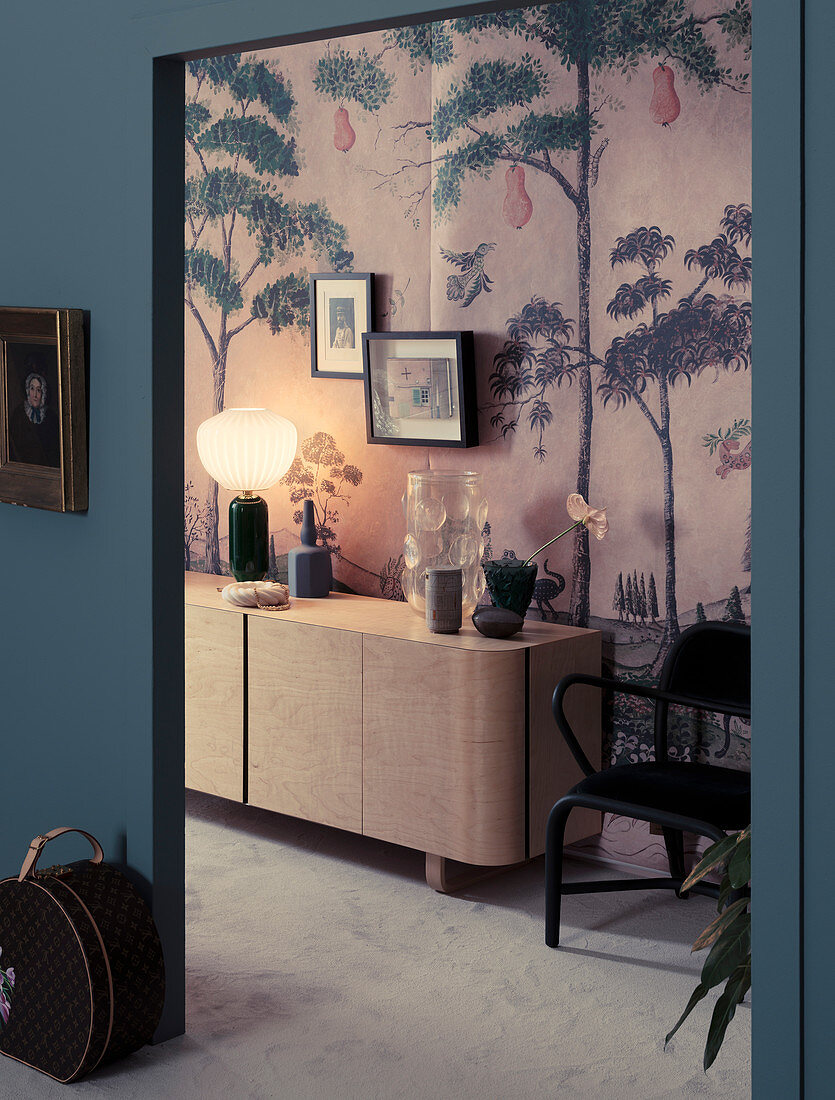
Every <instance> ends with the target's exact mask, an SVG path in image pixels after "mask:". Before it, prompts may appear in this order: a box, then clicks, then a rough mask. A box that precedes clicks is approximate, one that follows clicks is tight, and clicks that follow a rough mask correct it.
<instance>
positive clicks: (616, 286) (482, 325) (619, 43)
mask: <svg viewBox="0 0 835 1100" xmlns="http://www.w3.org/2000/svg"><path fill="white" fill-rule="evenodd" d="M750 31H751V10H750V3H749V0H713V2H707V0H564V2H562V3H555V4H549V5H542V6H536V7H525V8H519V9H517V10H513V11H503V12H494V13H490V14H484V15H477V16H470V17H467V18H459V19H450V20H445V21H443V22H436V23H426V24H421V25H418V26H412V27H401V28H397V29H394V30H389V31H380V32H374V33H365V34H361V35H355V36H346V37H343V38H339V39H332V40H330V41H324V42H314V43H302V44H297V45H292V46H285V47H281V48H278V49H272V50H264V51H259V52H257V53H253V54H246V55H243V56H241V55H226V56H222V57H216V58H210V59H206V60H202V61H198V62H192V63H190V64H189V71H188V78H187V105H186V156H187V184H186V212H185V233H186V266H185V326H186V357H187V362H186V371H187V374H186V378H187V384H186V408H185V417H186V432H185V450H186V478H187V483H186V485H185V486H184V505H185V524H184V545H185V566H186V568H187V569H195V570H205V571H209V572H215V573H221V572H225V571H227V569H228V566H227V558H228V535H227V531H226V510H227V506H228V498H229V494H227V493H224V492H223V491H221V494H220V499H219V494H218V489H217V486H216V484H215V483H214V482H212V481H211V480H210V479H209V478H208V475H207V474H206V473H205V472H204V471H203V468H202V466H201V465H200V462H199V460H198V457H197V451H196V445H195V441H194V440H195V432H196V429H197V426H198V424H199V423H200V422H201V421H202V420H203V419H205V418H206V417H208V416H211V415H213V414H214V413H216V412H218V411H220V410H221V409H223V408H226V407H230V406H235V405H265V406H267V407H269V408H273V409H275V410H276V411H278V412H281V413H282V414H283V415H285V416H288V417H289V418H290V419H291V420H293V421H294V423H295V424H296V426H297V428H298V431H299V439H300V446H299V451H298V454H297V457H296V460H295V462H294V463H293V466H292V467H291V469H290V471H289V472H288V474H287V475H286V477H285V478H284V480H283V482H282V483H281V484H280V485H278V486H276V487H275V488H274V489H272V490H270V491H269V492H268V493H267V494H266V495H267V499H268V503H269V507H270V524H271V549H270V572H271V575H273V576H275V577H280V576H281V575H282V571H283V570H284V569H286V555H287V552H288V550H289V549H290V548H291V547H292V546H293V545H295V544H296V543H297V540H298V528H299V524H300V522H301V502H302V501H303V500H305V499H312V500H313V502H314V506H315V511H316V517H317V523H318V526H319V532H320V537H321V538H322V539H323V541H324V542H325V544H326V545H327V546H328V547H329V548H330V550H331V552H332V554H333V564H334V574H335V577H336V578H337V580H338V582H339V583H340V584H341V585H342V586H344V588H345V589H346V590H349V591H353V592H359V593H363V594H367V595H374V596H379V597H381V598H385V599H402V598H403V597H402V591H401V588H400V580H399V578H400V574H401V572H402V569H403V557H402V542H403V536H404V534H405V526H404V520H403V513H402V510H401V495H402V493H403V490H404V488H405V484H406V472H407V471H408V470H410V469H415V468H421V467H424V466H426V465H431V466H432V467H448V468H455V469H461V470H464V469H474V470H477V471H479V472H481V473H482V474H483V475H484V478H485V487H486V495H487V498H488V501H489V518H488V522H487V524H486V525H485V529H484V532H483V537H484V542H485V554H486V556H493V557H500V556H501V555H502V553H503V552H504V551H505V550H509V551H514V552H516V553H517V554H518V555H519V557H521V558H524V557H526V556H527V554H529V553H530V552H531V551H532V550H533V549H534V548H535V547H536V546H538V545H541V544H542V543H543V542H545V541H546V540H547V539H548V538H549V537H551V536H552V535H553V534H554V533H555V532H556V531H557V530H559V529H561V527H562V526H564V523H563V521H564V519H565V511H564V508H565V499H566V497H567V496H568V494H569V493H571V492H575V491H576V492H580V493H582V494H583V496H584V497H585V498H586V499H587V500H589V501H590V502H591V503H592V504H593V505H594V506H596V507H602V506H605V507H606V508H607V510H608V515H609V520H610V524H611V529H610V533H609V535H608V536H607V538H606V540H605V541H604V542H602V543H600V544H595V545H594V546H591V547H590V546H589V544H588V537H587V532H586V531H585V529H583V530H581V531H580V532H578V533H577V534H576V536H575V537H574V540H573V543H572V542H570V541H569V540H568V539H565V540H563V541H562V542H560V543H557V544H556V545H555V546H554V547H553V548H552V549H551V551H550V554H549V557H548V560H547V561H545V560H540V562H539V565H540V579H539V581H538V582H537V590H536V592H535V593H534V600H533V603H532V605H531V611H530V614H531V615H532V616H534V617H538V618H544V619H549V620H552V621H554V620H558V621H563V622H571V623H574V624H575V625H579V626H591V627H594V628H599V629H601V630H602V631H603V634H604V661H605V664H606V666H607V671H609V672H612V673H614V674H616V675H618V676H622V677H627V678H630V679H635V680H639V681H640V680H651V679H652V678H653V677H655V676H656V675H657V673H658V671H659V669H660V666H661V663H662V662H663V659H664V655H665V654H666V652H667V650H668V649H669V647H670V645H671V644H672V642H673V641H674V640H675V639H676V638H677V637H678V635H679V633H680V631H681V630H682V629H683V628H684V627H686V626H687V625H689V624H690V623H693V622H696V621H701V620H703V619H734V620H746V619H747V618H748V614H749V608H750V473H749V471H750V465H751V430H752V429H751V422H750V368H751V304H750V287H751V276H752V271H751V255H750V250H751V232H752V231H751V207H750V172H751V153H750V134H751V123H750V104H751V97H750V88H749V74H750ZM317 271H319V272H325V271H333V272H350V271H373V272H374V273H375V276H376V294H377V300H376V317H377V324H376V327H377V329H378V330H393V331H400V330H402V331H423V330H430V329H434V330H450V329H452V330H454V329H472V330H473V331H474V333H475V348H476V367H477V384H478V403H479V415H480V435H481V439H482V441H483V442H482V445H481V446H480V447H478V448H477V449H472V450H467V451H454V450H442V449H437V448H426V449H425V448H407V447H400V446H397V447H394V446H392V447H381V446H371V447H370V446H368V445H367V444H366V442H365V422H364V405H363V393H362V383H361V382H360V381H357V380H353V379H321V378H319V379H312V378H311V377H310V350H309V349H310V339H309V315H308V283H307V277H308V274H309V273H310V272H317ZM607 718H608V720H607V741H606V744H605V746H604V756H605V758H607V759H611V760H616V759H620V758H623V759H631V760H640V759H644V758H646V757H647V755H648V753H649V752H650V744H651V731H650V730H649V729H648V728H647V726H646V714H645V713H644V711H643V709H642V703H641V701H640V700H630V701H628V702H623V701H618V702H617V704H616V707H615V710H614V712H613V713H612V714H610V715H608V716H607ZM681 722H682V736H681V742H680V744H679V745H678V746H677V747H676V750H675V751H677V752H679V753H680V754H681V755H682V756H683V757H685V758H688V759H704V760H708V759H709V760H717V761H721V762H722V763H724V764H726V765H728V766H731V767H735V766H736V767H746V766H747V765H748V759H749V743H750V742H749V737H748V730H747V728H746V727H745V726H744V725H743V724H742V723H739V722H736V720H732V721H731V722H730V723H727V724H722V723H721V722H719V721H718V720H717V721H716V722H715V723H712V722H711V721H710V719H703V720H702V721H701V722H700V723H699V724H697V725H696V726H693V725H692V723H691V722H688V721H687V719H686V717H685V716H683V717H682V719H681ZM586 846H587V847H590V848H595V849H597V850H599V851H602V852H603V853H605V854H608V855H609V856H613V857H616V858H621V859H624V860H630V861H632V862H641V863H646V864H654V863H659V861H661V860H663V851H664V849H663V842H662V840H661V838H660V837H655V836H653V835H650V834H648V833H647V832H646V827H645V826H640V825H636V824H634V823H633V822H631V821H625V820H623V819H617V818H614V819H609V820H607V822H606V827H605V829H604V833H603V836H602V838H598V839H595V840H591V841H588V842H586Z"/></svg>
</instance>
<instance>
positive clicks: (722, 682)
mask: <svg viewBox="0 0 835 1100" xmlns="http://www.w3.org/2000/svg"><path fill="white" fill-rule="evenodd" d="M658 687H659V688H660V689H661V691H668V692H670V693H672V694H674V695H686V696H690V697H691V698H698V699H703V700H704V709H705V710H706V711H710V710H711V709H712V708H711V705H710V704H711V703H714V704H715V705H716V706H715V709H722V708H723V707H724V708H727V707H730V708H736V707H740V708H745V707H750V705H751V628H750V627H749V626H748V625H747V624H745V623H719V622H709V623H696V625H695V626H691V627H688V628H687V630H685V631H683V632H682V634H681V636H680V637H679V639H678V641H676V642H675V643H674V644H673V647H672V649H671V650H670V652H669V653H668V654H667V658H666V660H665V661H664V667H663V668H662V670H661V677H660V679H659V681H658ZM668 720H669V703H667V702H665V701H663V700H659V701H658V702H657V703H656V705H655V759H656V760H664V759H666V757H667V723H668Z"/></svg>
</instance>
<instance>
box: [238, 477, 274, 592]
mask: <svg viewBox="0 0 835 1100" xmlns="http://www.w3.org/2000/svg"><path fill="white" fill-rule="evenodd" d="M269 542H270V539H269V534H268V532H267V502H266V501H265V500H263V499H262V498H261V497H235V499H234V500H233V501H232V503H231V504H230V505H229V568H230V569H231V570H232V576H233V577H234V578H235V580H236V581H262V580H263V579H264V577H266V575H267V570H268V569H269V566H270V558H269V549H270V547H269Z"/></svg>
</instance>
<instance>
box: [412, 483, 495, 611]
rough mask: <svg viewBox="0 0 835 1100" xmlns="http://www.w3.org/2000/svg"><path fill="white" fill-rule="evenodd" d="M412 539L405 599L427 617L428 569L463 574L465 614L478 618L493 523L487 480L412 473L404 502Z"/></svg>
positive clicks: (462, 594)
mask: <svg viewBox="0 0 835 1100" xmlns="http://www.w3.org/2000/svg"><path fill="white" fill-rule="evenodd" d="M403 510H404V512H405V514H406V538H405V540H404V542H403V557H404V559H405V563H406V564H405V568H404V570H403V575H402V577H401V582H400V583H401V585H402V586H403V594H404V595H405V597H406V599H407V600H408V601H409V603H410V604H411V606H412V607H413V608H414V609H415V611H417V612H418V613H419V614H420V615H423V614H424V613H425V611H426V571H427V569H451V568H452V569H460V570H461V609H462V614H463V615H469V614H471V613H472V611H473V608H474V607H475V606H476V604H477V603H478V601H479V599H480V598H481V596H482V595H483V593H484V586H485V581H484V574H483V573H482V571H481V559H482V557H483V556H484V541H483V531H484V525H485V523H486V522H487V501H486V500H485V498H484V490H483V486H482V478H481V474H477V473H473V472H472V471H471V470H466V471H464V472H459V471H458V470H412V471H410V473H409V474H408V480H407V486H406V492H405V494H404V496H403Z"/></svg>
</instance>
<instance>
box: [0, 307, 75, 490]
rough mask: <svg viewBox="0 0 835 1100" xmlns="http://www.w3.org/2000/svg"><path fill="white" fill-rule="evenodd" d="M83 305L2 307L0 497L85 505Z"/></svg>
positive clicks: (0, 336)
mask: <svg viewBox="0 0 835 1100" xmlns="http://www.w3.org/2000/svg"><path fill="white" fill-rule="evenodd" d="M86 389H87V386H86V364H85V354H84V311H83V310H80V309H22V308H21V309H17V308H3V307H0V501H5V502H7V503H9V504H21V505H24V506H25V507H28V508H47V509H49V510H50V511H54V512H79V511H84V510H85V509H86V508H87V404H86V402H87V396H86Z"/></svg>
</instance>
